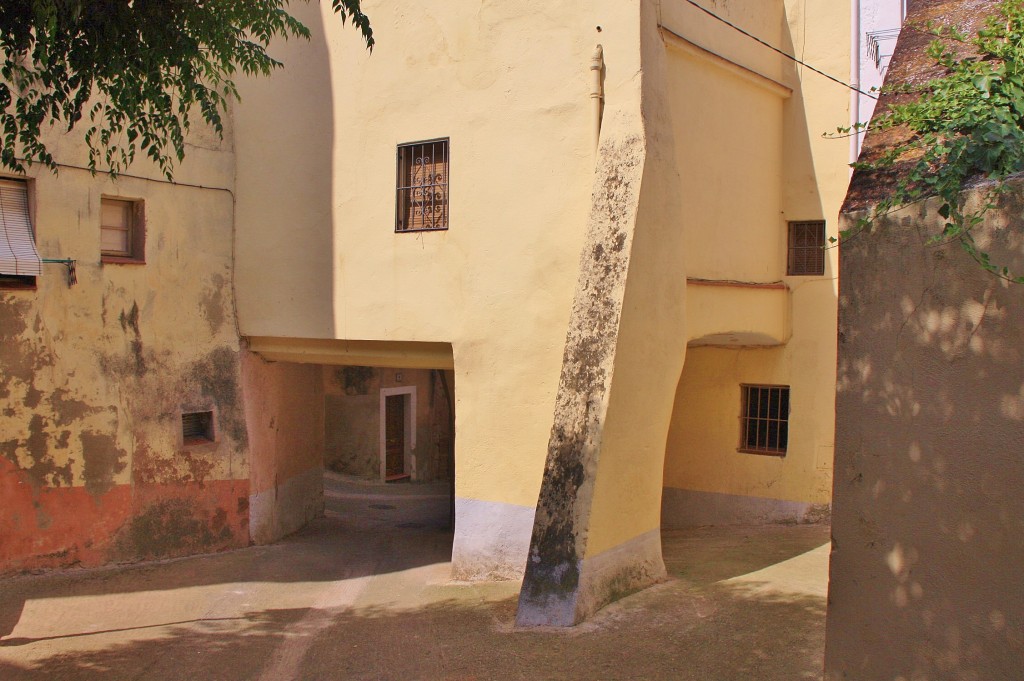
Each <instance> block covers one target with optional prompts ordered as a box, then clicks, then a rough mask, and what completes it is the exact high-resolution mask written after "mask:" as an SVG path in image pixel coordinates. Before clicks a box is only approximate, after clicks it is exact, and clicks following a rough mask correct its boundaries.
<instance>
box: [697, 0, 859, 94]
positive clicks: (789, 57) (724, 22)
mask: <svg viewBox="0 0 1024 681" xmlns="http://www.w3.org/2000/svg"><path fill="white" fill-rule="evenodd" d="M686 2H688V3H689V4H691V5H693V6H694V7H696V8H697V9H699V10H700V11H701V12H704V14H707V15H708V16H709V17H712V18H713V19H716V20H718V21H720V22H722V23H723V24H725V25H726V26H728V27H729V28H731V29H733V30H735V31H739V32H740V33H742V34H743V35H745V36H747V37H748V38H750V39H751V40H755V41H757V42H759V43H761V44H762V45H764V46H765V47H767V48H768V49H770V50H772V51H774V52H778V53H779V54H781V55H782V56H783V57H785V58H786V59H790V60H792V61H795V62H796V63H797V64H800V65H801V66H805V67H807V68H809V69H810V70H811V71H814V72H815V73H817V74H818V75H821V76H825V77H826V78H828V79H829V80H831V81H832V82H834V83H838V84H839V85H842V86H843V87H845V88H848V89H850V90H853V91H854V92H858V93H860V94H862V95H864V96H865V97H870V98H871V99H876V100H877V99H878V95H873V94H871V93H870V92H864V91H863V90H861V89H860V88H857V87H854V86H852V85H850V84H849V83H844V82H843V81H841V80H839V79H838V78H836V77H835V76H830V75H829V74H827V73H825V72H824V71H822V70H821V69H817V68H815V67H813V66H811V65H810V64H808V63H807V62H805V61H801V60H800V59H797V58H796V57H794V56H793V55H791V54H789V53H788V52H784V51H783V50H780V49H779V48H777V47H775V46H774V45H772V44H770V43H767V42H765V41H764V40H761V39H760V38H758V37H757V36H756V35H754V34H753V33H748V32H747V31H745V30H744V29H742V28H740V27H739V26H737V25H736V24H734V23H732V22H730V21H729V20H728V19H725V18H723V17H720V16H718V15H717V14H715V13H714V12H712V11H711V10H709V9H707V8H706V7H701V6H700V5H699V4H697V2H696V0H686Z"/></svg>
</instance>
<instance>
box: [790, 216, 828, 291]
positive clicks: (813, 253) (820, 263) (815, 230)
mask: <svg viewBox="0 0 1024 681" xmlns="http://www.w3.org/2000/svg"><path fill="white" fill-rule="evenodd" d="M786 274H788V275H790V276H819V277H820V276H821V275H823V274H825V221H824V220H805V221H801V222H790V223H789V258H788V263H787V265H786Z"/></svg>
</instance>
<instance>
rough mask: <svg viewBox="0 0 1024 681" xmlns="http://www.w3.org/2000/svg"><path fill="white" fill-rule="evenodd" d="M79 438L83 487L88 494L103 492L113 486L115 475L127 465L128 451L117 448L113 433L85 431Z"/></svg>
mask: <svg viewBox="0 0 1024 681" xmlns="http://www.w3.org/2000/svg"><path fill="white" fill-rule="evenodd" d="M79 439H80V440H81V442H82V459H83V461H84V462H85V466H84V467H83V470H82V476H83V477H84V478H85V489H87V490H88V491H89V493H90V494H94V495H99V494H103V493H104V492H107V491H108V490H110V488H112V487H113V486H114V478H115V476H116V475H117V474H118V473H120V472H121V471H123V470H124V469H125V467H126V466H127V465H128V462H127V458H128V453H127V452H125V451H124V450H123V449H120V448H118V446H117V442H116V440H115V439H114V436H113V435H109V434H106V433H95V432H90V431H87V432H83V433H82V434H81V435H79Z"/></svg>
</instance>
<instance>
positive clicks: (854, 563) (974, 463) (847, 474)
mask: <svg viewBox="0 0 1024 681" xmlns="http://www.w3.org/2000/svg"><path fill="white" fill-rule="evenodd" d="M979 194H980V192H978V191H976V190H972V191H971V192H969V193H968V194H967V198H968V199H969V200H970V201H974V202H977V201H978V199H979ZM937 207H938V204H937V203H936V202H935V201H934V200H932V201H929V202H927V203H925V204H920V205H918V206H914V207H911V208H908V209H904V210H901V211H899V212H898V213H893V214H891V215H890V216H888V217H886V218H884V219H882V220H880V221H879V224H878V225H877V226H876V227H875V228H873V229H872V231H871V233H870V234H863V235H860V236H858V237H857V238H856V239H851V240H849V241H847V242H846V243H845V244H844V246H843V259H842V271H841V276H842V286H841V289H840V291H841V298H840V329H839V338H840V345H839V366H838V396H837V400H836V412H837V430H836V461H835V465H836V469H835V470H836V482H835V496H834V508H833V519H832V534H833V549H832V559H831V575H830V581H829V609H828V619H827V639H826V651H825V665H826V678H828V679H830V680H832V679H834V680H836V681H838V680H839V679H868V678H873V679H875V678H887V679H889V678H905V679H979V680H981V679H1013V678H1020V675H1021V660H1022V659H1024V590H1022V589H1021V586H1020V568H1021V566H1022V565H1024V495H1022V494H1021V489H1022V487H1024V463H1022V460H1021V452H1022V451H1024V330H1022V329H1024V327H1022V325H1021V320H1022V319H1024V290H1022V289H1021V287H1020V286H1018V285H1012V284H1006V283H1005V282H1002V281H1000V280H998V279H996V278H995V277H993V276H991V275H989V274H986V273H985V272H983V271H982V270H981V268H980V267H978V266H977V265H976V264H975V263H974V262H973V261H972V260H971V258H970V257H969V256H968V255H967V254H965V253H964V252H963V251H962V250H960V249H959V247H958V246H956V245H951V246H935V245H925V243H924V242H925V240H926V239H927V238H928V237H929V236H931V235H935V234H939V233H941V231H942V224H943V223H944V220H942V218H941V217H940V216H938V215H937V214H936V213H935V210H936V208H937ZM1022 215H1024V183H1022V182H1020V181H1019V180H1018V181H1016V182H1015V183H1014V189H1013V191H1012V192H1011V193H1010V194H1008V195H1004V196H1003V197H1002V199H1001V200H1000V205H999V207H998V208H997V209H995V210H993V211H992V212H991V213H989V215H988V216H987V217H986V218H985V222H984V224H983V225H982V226H979V227H976V228H975V229H974V232H973V234H974V238H975V240H976V241H977V243H978V246H979V247H980V248H982V249H984V250H986V251H988V252H990V253H991V255H992V259H993V262H998V263H1000V264H1001V265H1007V266H1009V267H1010V269H1011V270H1012V271H1013V272H1015V273H1019V272H1024V236H1022V235H1024V224H1022V220H1021V216H1022ZM858 216H859V214H858V213H851V214H848V215H847V216H845V219H846V220H847V224H849V225H850V226H851V227H853V226H854V225H855V223H856V218H857V217H858ZM893 641H898V642H899V645H892V642H893Z"/></svg>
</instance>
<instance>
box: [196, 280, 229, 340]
mask: <svg viewBox="0 0 1024 681" xmlns="http://www.w3.org/2000/svg"><path fill="white" fill-rule="evenodd" d="M227 285H228V283H227V281H226V280H225V278H224V277H223V276H222V275H220V274H214V275H213V276H212V277H210V283H209V285H208V286H207V287H206V288H204V289H203V292H202V294H201V297H200V299H199V305H200V309H201V310H202V313H203V317H204V318H205V319H206V323H207V324H209V326H210V333H211V334H216V333H217V332H218V331H220V327H222V326H223V325H224V322H225V319H226V315H225V312H224V303H225V300H224V288H225V287H226V286H227Z"/></svg>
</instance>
